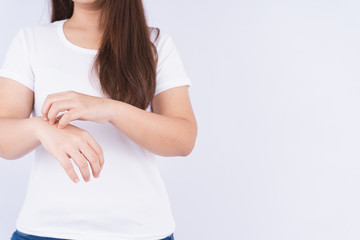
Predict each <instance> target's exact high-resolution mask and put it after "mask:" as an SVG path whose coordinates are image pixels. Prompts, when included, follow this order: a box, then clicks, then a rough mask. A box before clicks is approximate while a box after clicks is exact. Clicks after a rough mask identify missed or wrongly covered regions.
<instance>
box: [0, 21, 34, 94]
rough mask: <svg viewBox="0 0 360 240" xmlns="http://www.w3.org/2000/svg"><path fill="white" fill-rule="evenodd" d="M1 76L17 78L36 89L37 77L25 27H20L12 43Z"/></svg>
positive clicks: (0, 70)
mask: <svg viewBox="0 0 360 240" xmlns="http://www.w3.org/2000/svg"><path fill="white" fill-rule="evenodd" d="M0 77H5V78H9V79H12V80H15V81H17V82H19V83H22V84H23V85H25V86H26V87H28V88H29V89H31V90H32V91H34V82H35V78H34V74H33V70H32V68H31V64H30V58H29V51H28V45H27V43H26V35H25V32H24V29H23V28H20V30H19V31H18V32H17V34H16V36H15V37H14V38H13V40H12V42H11V43H10V46H9V48H8V50H7V52H6V55H5V58H4V61H3V64H2V66H1V68H0Z"/></svg>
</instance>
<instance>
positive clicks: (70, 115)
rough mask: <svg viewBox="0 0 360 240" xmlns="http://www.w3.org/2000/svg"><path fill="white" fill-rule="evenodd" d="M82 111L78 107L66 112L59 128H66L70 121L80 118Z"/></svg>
mask: <svg viewBox="0 0 360 240" xmlns="http://www.w3.org/2000/svg"><path fill="white" fill-rule="evenodd" d="M81 115H82V114H81V112H80V111H79V110H78V109H70V110H69V111H68V112H66V113H64V114H63V116H62V117H61V119H60V120H59V123H58V128H64V127H65V126H66V125H67V124H68V123H69V122H71V121H74V120H77V119H80V118H81Z"/></svg>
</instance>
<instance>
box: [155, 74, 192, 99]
mask: <svg viewBox="0 0 360 240" xmlns="http://www.w3.org/2000/svg"><path fill="white" fill-rule="evenodd" d="M191 85H192V83H191V81H190V79H189V78H179V79H176V80H172V81H168V82H163V83H162V84H160V85H159V86H157V91H156V92H155V95H157V94H159V93H161V92H163V91H166V90H168V89H170V88H174V87H180V86H189V87H190V86H191Z"/></svg>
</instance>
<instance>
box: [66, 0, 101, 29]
mask: <svg viewBox="0 0 360 240" xmlns="http://www.w3.org/2000/svg"><path fill="white" fill-rule="evenodd" d="M99 19H100V10H93V9H91V8H90V7H89V4H84V3H76V2H74V13H73V15H72V16H71V18H70V19H69V20H68V21H67V22H68V23H67V24H68V25H70V26H72V27H73V28H78V29H82V30H85V31H86V32H89V33H99V32H101V29H100V27H99Z"/></svg>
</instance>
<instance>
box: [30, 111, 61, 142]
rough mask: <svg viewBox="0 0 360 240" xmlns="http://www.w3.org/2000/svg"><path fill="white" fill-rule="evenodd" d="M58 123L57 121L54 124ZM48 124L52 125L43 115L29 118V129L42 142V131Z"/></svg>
mask: <svg viewBox="0 0 360 240" xmlns="http://www.w3.org/2000/svg"><path fill="white" fill-rule="evenodd" d="M45 124H46V125H45ZM56 124H57V123H55V124H54V125H56ZM48 126H50V124H49V123H48V121H45V120H44V119H43V117H42V116H37V117H32V118H29V129H30V131H31V133H32V134H33V135H34V136H35V137H36V139H37V140H38V141H39V142H41V138H40V136H41V134H40V133H41V131H42V130H43V129H44V127H48Z"/></svg>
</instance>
